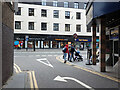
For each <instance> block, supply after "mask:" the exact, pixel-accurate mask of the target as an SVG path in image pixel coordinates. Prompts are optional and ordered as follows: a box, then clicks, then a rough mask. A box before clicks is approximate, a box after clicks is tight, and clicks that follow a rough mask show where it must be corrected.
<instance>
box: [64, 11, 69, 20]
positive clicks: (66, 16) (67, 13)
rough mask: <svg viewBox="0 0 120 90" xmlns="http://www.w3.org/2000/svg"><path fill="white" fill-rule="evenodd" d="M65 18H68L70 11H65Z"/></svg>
mask: <svg viewBox="0 0 120 90" xmlns="http://www.w3.org/2000/svg"><path fill="white" fill-rule="evenodd" d="M65 19H70V11H65Z"/></svg>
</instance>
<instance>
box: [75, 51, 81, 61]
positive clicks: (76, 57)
mask: <svg viewBox="0 0 120 90" xmlns="http://www.w3.org/2000/svg"><path fill="white" fill-rule="evenodd" d="M75 60H77V61H83V58H82V56H81V55H80V51H75V59H74V61H75Z"/></svg>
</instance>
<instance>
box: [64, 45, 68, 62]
mask: <svg viewBox="0 0 120 90" xmlns="http://www.w3.org/2000/svg"><path fill="white" fill-rule="evenodd" d="M68 52H69V51H68V44H66V46H65V47H64V63H66V61H67V60H66V57H67V54H68Z"/></svg>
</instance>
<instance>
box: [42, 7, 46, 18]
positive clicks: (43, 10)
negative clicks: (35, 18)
mask: <svg viewBox="0 0 120 90" xmlns="http://www.w3.org/2000/svg"><path fill="white" fill-rule="evenodd" d="M41 17H47V10H45V9H42V10H41Z"/></svg>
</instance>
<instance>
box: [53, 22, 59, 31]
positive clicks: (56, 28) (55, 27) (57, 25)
mask: <svg viewBox="0 0 120 90" xmlns="http://www.w3.org/2000/svg"><path fill="white" fill-rule="evenodd" d="M53 31H59V23H54V24H53Z"/></svg>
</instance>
